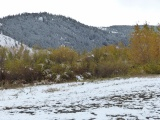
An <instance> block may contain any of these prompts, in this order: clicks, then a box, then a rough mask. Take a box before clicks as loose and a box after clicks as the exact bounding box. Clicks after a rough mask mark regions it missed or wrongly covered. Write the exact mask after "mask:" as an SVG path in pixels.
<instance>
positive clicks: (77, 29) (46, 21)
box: [0, 13, 133, 51]
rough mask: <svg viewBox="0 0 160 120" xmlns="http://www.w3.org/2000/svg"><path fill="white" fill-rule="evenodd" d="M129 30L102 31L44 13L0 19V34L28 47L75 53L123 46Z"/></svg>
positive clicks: (113, 28) (111, 29)
mask: <svg viewBox="0 0 160 120" xmlns="http://www.w3.org/2000/svg"><path fill="white" fill-rule="evenodd" d="M106 22H107V21H106ZM132 31H133V26H111V27H108V28H105V30H104V29H103V28H96V27H92V26H87V25H84V24H82V23H80V22H77V21H76V20H73V19H71V18H67V17H64V16H60V15H52V14H48V13H24V14H21V15H15V16H7V17H4V18H1V19H0V32H2V33H3V34H4V35H7V36H10V37H12V38H13V39H15V40H17V41H19V42H23V43H24V44H26V45H28V46H30V47H32V46H35V45H36V46H40V47H42V48H50V47H52V48H57V47H58V46H61V45H65V46H69V47H71V48H73V49H76V50H77V51H84V50H87V51H90V50H92V49H93V48H95V47H101V46H103V45H108V44H117V43H118V42H119V41H123V43H125V44H127V43H128V39H129V35H130V33H131V32H132Z"/></svg>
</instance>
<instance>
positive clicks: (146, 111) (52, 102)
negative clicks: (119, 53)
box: [0, 77, 160, 120]
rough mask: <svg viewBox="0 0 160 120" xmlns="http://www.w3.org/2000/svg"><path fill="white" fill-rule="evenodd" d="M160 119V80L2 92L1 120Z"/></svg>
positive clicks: (112, 82) (58, 86)
mask: <svg viewBox="0 0 160 120" xmlns="http://www.w3.org/2000/svg"><path fill="white" fill-rule="evenodd" d="M56 119H58V120H69V119H75V120H94V119H98V120H110V119H111V120H126V119H128V120H138V119H140V120H146V119H149V120H152V119H153V120H154V119H160V78H159V77H155V78H129V79H118V78H117V79H113V80H103V81H94V82H77V83H65V84H53V85H43V86H33V87H26V88H18V89H7V90H0V120H56Z"/></svg>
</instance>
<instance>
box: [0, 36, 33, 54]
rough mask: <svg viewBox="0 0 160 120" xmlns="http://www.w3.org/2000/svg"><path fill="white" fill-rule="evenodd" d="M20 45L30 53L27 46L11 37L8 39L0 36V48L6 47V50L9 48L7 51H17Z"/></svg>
mask: <svg viewBox="0 0 160 120" xmlns="http://www.w3.org/2000/svg"><path fill="white" fill-rule="evenodd" d="M22 45H23V47H24V48H25V49H26V50H29V51H32V49H31V48H29V47H28V46H27V45H25V44H22V43H20V42H19V41H16V40H14V39H13V38H11V37H8V36H6V35H3V34H0V46H2V47H6V48H9V49H12V48H16V49H18V48H20V47H21V46H22Z"/></svg>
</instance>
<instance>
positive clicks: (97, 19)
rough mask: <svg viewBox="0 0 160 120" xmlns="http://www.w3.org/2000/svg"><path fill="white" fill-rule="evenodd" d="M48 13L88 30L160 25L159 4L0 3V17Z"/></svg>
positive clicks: (88, 0)
mask: <svg viewBox="0 0 160 120" xmlns="http://www.w3.org/2000/svg"><path fill="white" fill-rule="evenodd" d="M23 12H30V13H31V12H49V13H52V14H60V15H64V16H67V17H71V18H73V19H76V20H77V21H79V22H81V23H84V24H87V25H91V26H99V27H100V26H111V25H135V24H137V23H138V24H144V23H145V22H148V24H150V25H157V24H158V23H160V0H0V17H4V16H7V15H13V14H19V13H23Z"/></svg>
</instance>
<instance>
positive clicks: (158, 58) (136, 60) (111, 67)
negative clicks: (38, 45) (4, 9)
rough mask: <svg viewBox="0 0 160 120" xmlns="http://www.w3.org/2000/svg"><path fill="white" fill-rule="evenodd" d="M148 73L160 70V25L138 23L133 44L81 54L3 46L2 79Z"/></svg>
mask: <svg viewBox="0 0 160 120" xmlns="http://www.w3.org/2000/svg"><path fill="white" fill-rule="evenodd" d="M146 73H149V74H150V73H152V74H159V73H160V28H159V27H157V28H155V27H149V26H148V25H147V24H145V25H144V26H143V27H140V26H138V25H136V26H135V30H134V32H133V33H132V35H131V39H130V44H129V46H124V45H123V44H122V43H119V44H118V45H109V46H103V47H101V48H96V49H94V50H92V51H91V52H83V53H81V54H80V53H77V52H76V51H74V50H73V49H70V48H68V47H59V48H57V49H39V50H37V49H33V51H29V50H26V49H25V48H24V47H23V46H21V48H20V49H7V48H3V47H1V48H0V80H1V81H9V82H10V83H14V82H16V81H21V82H23V83H33V82H34V81H41V80H48V81H52V82H55V83H59V82H68V81H76V80H77V79H79V78H81V79H91V78H106V77H115V76H126V75H134V74H146Z"/></svg>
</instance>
